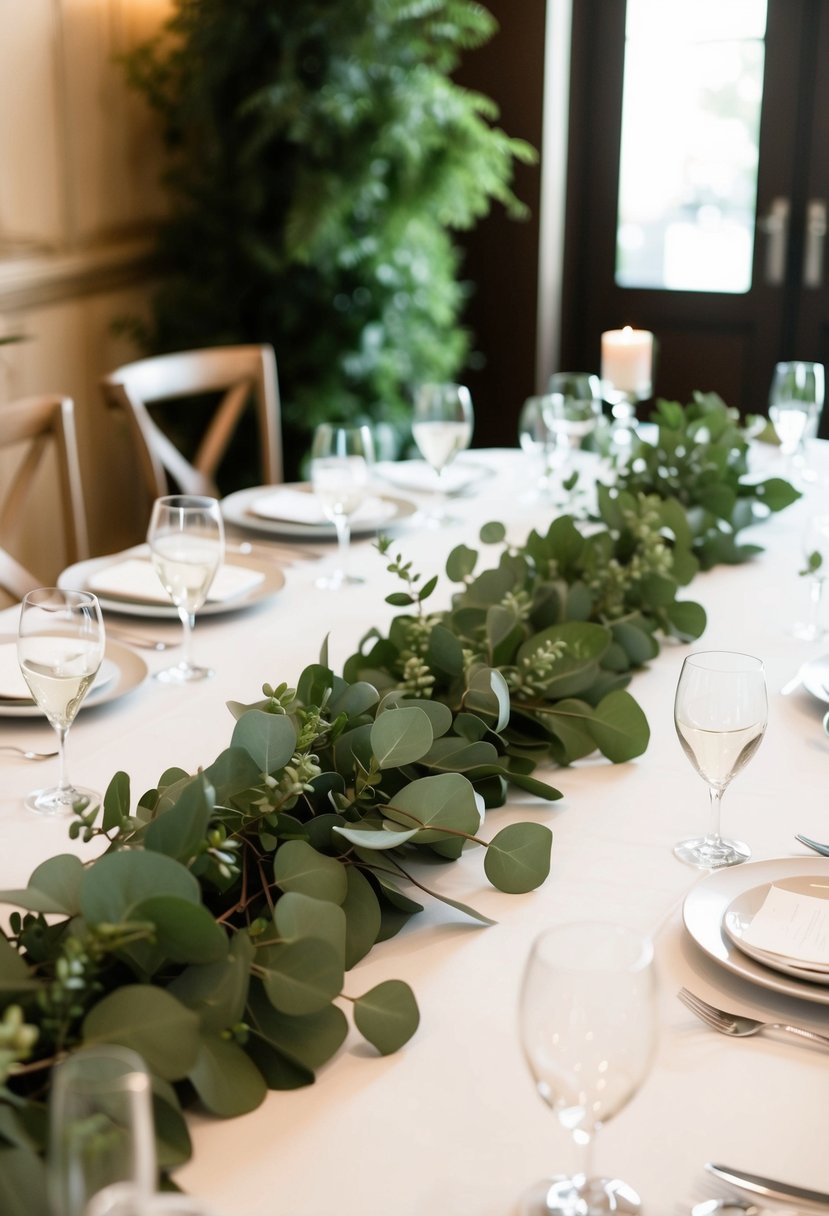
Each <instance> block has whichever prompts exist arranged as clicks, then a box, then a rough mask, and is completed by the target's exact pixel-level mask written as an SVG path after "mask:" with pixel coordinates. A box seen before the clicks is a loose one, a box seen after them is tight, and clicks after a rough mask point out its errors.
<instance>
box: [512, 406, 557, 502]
mask: <svg viewBox="0 0 829 1216" xmlns="http://www.w3.org/2000/svg"><path fill="white" fill-rule="evenodd" d="M544 400H545V399H544V397H528V398H527V400H526V401H525V402H524V404H523V406H522V407H521V413H520V414H519V416H518V442H519V444H520V446H521V450H522V451H523V452H526V453H527V455H528V456H531V457H532V458H533V460H534V463H535V465H536V468H537V469H538V477H537V481H536V489H537V491H538V492H540V493H541V494H543V495H548V494H550V493H551V492H552V489H553V484H554V474H555V469H556V455H557V445H556V436H555V433H554V432H553V429H552V427H551V426H550V424H549V422H548V420H547V415H546V413H545V410H544Z"/></svg>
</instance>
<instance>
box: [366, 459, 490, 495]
mask: <svg viewBox="0 0 829 1216" xmlns="http://www.w3.org/2000/svg"><path fill="white" fill-rule="evenodd" d="M373 472H374V473H375V475H376V476H378V477H382V478H383V479H384V480H385V481H389V482H391V483H392V485H396V486H400V487H401V488H402V489H404V490H412V491H414V492H415V493H421V494H428V493H434V492H435V491H436V490H438V489H441V490H443V491H445V492H446V493H447V494H454V493H456V492H457V491H458V490H463V489H464V488H465V487H466V486H469V485H471V484H472V483H473V482H475V481H478V480H480V478H481V477H483V476H484V475H485V473H486V470H485V469H484V468H483V467H482V466H481V465H472V464H467V465H465V464H464V463H463V461H457V462H455V463H454V464H450V465H449V467H448V468H447V469H444V471H443V476H442V477H441V480H440V485H438V476H437V473H436V472H435V470H434V469H433V468H432V466H431V465H430V464H427V463H426V461H425V460H382V461H380V462H379V463H378V464H376V465H375V466H374V468H373Z"/></svg>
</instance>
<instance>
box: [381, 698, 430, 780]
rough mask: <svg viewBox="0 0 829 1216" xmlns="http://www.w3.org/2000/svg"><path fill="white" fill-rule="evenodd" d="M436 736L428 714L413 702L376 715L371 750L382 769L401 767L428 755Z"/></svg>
mask: <svg viewBox="0 0 829 1216" xmlns="http://www.w3.org/2000/svg"><path fill="white" fill-rule="evenodd" d="M433 738H434V735H433V733H432V724H431V722H430V720H429V716H428V714H426V713H424V712H423V710H422V709H419V708H418V707H417V706H416V705H412V706H410V707H408V708H400V709H396V710H393V711H389V712H388V713H384V714H380V715H379V717H377V718H375V720H374V722H373V724H372V727H371V750H372V752H373V753H374V756H375V758H376V760H377V763H378V765H379V766H380V768H381V769H384V768H399V767H400V766H401V765H404V764H412V763H414V761H416V760H420V759H421V758H422V757H423V756H425V755H426V753H427V752H428V751H429V748H430V747H431V746H432V740H433Z"/></svg>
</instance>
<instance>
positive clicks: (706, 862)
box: [674, 650, 768, 869]
mask: <svg viewBox="0 0 829 1216" xmlns="http://www.w3.org/2000/svg"><path fill="white" fill-rule="evenodd" d="M767 718H768V696H767V694H766V677H765V672H764V669H763V664H762V662H761V660H760V659H756V658H754V657H753V656H752V655H747V654H739V653H735V652H733V651H728V650H709V651H698V652H697V653H695V654H689V655H688V656H687V658H686V659H685V662H684V663H683V664H682V671H681V672H680V676H679V683H678V684H677V689H676V700H675V703H674V723H675V725H676V732H677V734H678V736H679V741H680V743H681V744H682V750H683V751H684V752H685V755H686V756H687V757H688V759H689V760H690V761H691V763H692V764H693V766H694V768H695V769H696V770H697V772H698V773H699V775H700V776H701V777H702V779H703V780H704V781H705V782H707V784H708V791H709V795H710V800H711V827H710V830H709V831H708V832H707V834H706V835H705V836H699V837H695V838H693V839H690V840H683V841H681V842H680V843H679V844H678V845H677V846H676V847H675V848H674V853H675V854H676V856H677V857H678V858H679V859H680V861H685V862H687V863H688V864H689V865H694V866H699V867H700V868H702V869H717V868H718V867H720V866H733V865H737V864H738V863H739V862H741V861H747V860H748V858H749V857H750V856H751V850H750V849H749V848H748V845H745V844H743V842H742V841H739V840H729V839H727V838H725V837H723V836H721V835H720V801H721V799H722V796H723V793H724V791H725V789H726V787H727V786H728V784H729V783H730V782H731V780H732V779H733V778H734V777H736V775H737V773H739V772H741V771H742V769H744V768H745V766H746V765H747V764H748V762H749V760H750V759H751V757H752V756H753V755H754V753H755V752H756V751H757V748H758V747H759V746H760V742H761V740H762V738H763V735H764V734H765V731H766V720H767Z"/></svg>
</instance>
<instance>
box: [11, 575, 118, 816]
mask: <svg viewBox="0 0 829 1216" xmlns="http://www.w3.org/2000/svg"><path fill="white" fill-rule="evenodd" d="M105 640H106V639H105V634H104V622H103V617H102V616H101V607H100V605H99V603H98V600H97V597H96V596H94V595H92V594H91V593H90V592H87V591H62V590H60V588H58V587H41V588H39V589H38V590H36V591H30V592H29V593H28V595H26V596H25V597H24V599H23V602H22V604H21V606H20V623H19V626H18V634H17V659H18V662H19V664H20V670H21V672H22V673H23V678H24V680H25V681H26V683H27V685H28V686H29V690H30V692H31V694H32V698H33V699H34V701H35V704H37V705H38V706H39V707H40V708H41V709H42V710H43V712H44V714H45V715H46V717H47V718H48V720H49V722H50V723H51V724H52V726H53V727H54V728H55V731H56V732H57V736H58V756H59V766H60V768H59V777H58V784H57V785H56V786H54V787H53V788H51V789H40V790H34V791H33V792H32V793H31V794H29V795H28V797H27V798H26V800H25V803H26V806H27V807H28V808H29V810H31V811H39V812H40V813H42V814H46V815H55V814H62V813H65V812H68V811H71V810H72V808H73V807H74V806H76V805H79V807H81V808H86V807H90V806H91V805H93V804H96V803H97V802H98V801H99V800H100V795H98V794H96V793H94V792H93V791H92V790H88V789H79V788H77V787H75V786H73V785H72V784H71V782H70V781H69V778H68V776H67V769H66V737H67V735H68V734H69V728H70V726H71V725H72V723H73V722H74V720H75V715H76V714H77V712H78V710H79V709H80V707H81V703H82V702H83V699H84V697H85V696H86V694H87V693H88V692H89V689H90V687H91V686H92V683H93V681H94V679H95V676H96V675H97V674H98V668H99V667H100V666H101V662H102V660H103V657H104V645H105Z"/></svg>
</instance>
